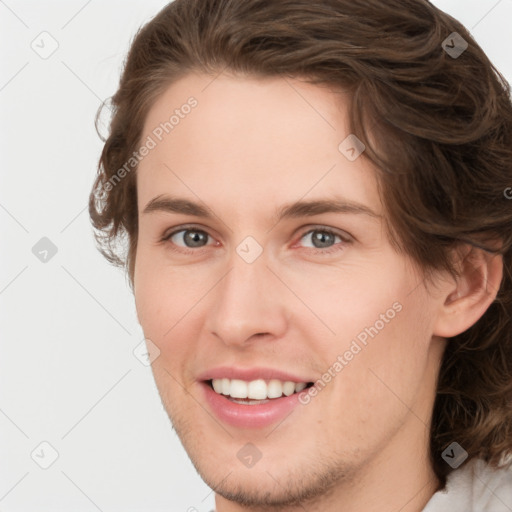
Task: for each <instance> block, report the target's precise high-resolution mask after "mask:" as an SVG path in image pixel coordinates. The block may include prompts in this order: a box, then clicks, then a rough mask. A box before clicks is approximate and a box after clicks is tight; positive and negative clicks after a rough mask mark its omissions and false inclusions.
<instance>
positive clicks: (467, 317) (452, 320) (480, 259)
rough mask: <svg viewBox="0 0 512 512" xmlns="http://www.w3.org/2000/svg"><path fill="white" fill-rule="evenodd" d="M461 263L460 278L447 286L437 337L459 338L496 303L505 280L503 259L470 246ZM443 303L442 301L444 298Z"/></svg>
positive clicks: (438, 321) (436, 331) (441, 305)
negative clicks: (459, 335) (458, 336)
mask: <svg viewBox="0 0 512 512" xmlns="http://www.w3.org/2000/svg"><path fill="white" fill-rule="evenodd" d="M468 248H469V250H465V251H464V252H463V255H462V257H461V259H460V261H459V273H460V274H459V277H458V278H457V279H456V282H455V283H453V281H452V283H451V287H450V286H447V289H446V293H445V294H444V297H445V298H444V302H443V303H441V304H440V306H439V308H440V309H439V314H438V317H437V320H436V323H435V329H434V332H433V334H434V335H437V336H442V337H446V338H449V337H452V336H456V335H458V334H460V333H462V332H464V331H466V330H467V329H469V328H470V327H471V326H473V325H474V324H475V323H476V322H478V320H479V319H480V318H481V317H482V316H483V315H484V314H485V312H486V311H487V309H488V308H489V306H490V305H491V304H492V302H493V301H494V300H495V298H496V296H497V294H498V291H499V288H500V285H501V281H502V278H503V257H502V256H501V255H500V254H492V253H489V252H487V251H484V250H483V249H479V248H477V247H474V246H468ZM441 299H442V297H441Z"/></svg>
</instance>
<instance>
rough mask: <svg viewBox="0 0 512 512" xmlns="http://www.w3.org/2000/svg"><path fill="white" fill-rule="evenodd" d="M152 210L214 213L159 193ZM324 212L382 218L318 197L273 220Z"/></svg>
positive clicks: (286, 207)
mask: <svg viewBox="0 0 512 512" xmlns="http://www.w3.org/2000/svg"><path fill="white" fill-rule="evenodd" d="M152 212H166V213H181V214H184V215H193V216H194V217H202V218H205V219H213V218H214V215H213V213H212V212H211V210H209V209H208V208H205V207H204V206H202V205H200V204H199V203H195V202H193V201H190V200H189V199H185V198H180V197H172V196H167V195H159V196H156V197H154V198H153V199H151V200H150V201H149V202H148V203H147V204H146V206H145V208H144V210H143V211H142V213H143V214H147V213H152ZM323 213H352V214H362V215H368V216H370V217H373V218H381V217H382V215H379V214H377V213H375V212H374V211H373V210H372V209H371V208H369V207H368V206H366V205H364V204H361V203H356V202H353V201H348V200H346V199H341V198H337V199H317V200H310V201H297V202H295V203H290V204H285V205H284V206H282V207H280V208H278V209H277V210H276V212H275V213H274V216H273V220H274V221H275V222H279V221H281V220H283V219H293V218H300V217H313V216H315V215H321V214H323Z"/></svg>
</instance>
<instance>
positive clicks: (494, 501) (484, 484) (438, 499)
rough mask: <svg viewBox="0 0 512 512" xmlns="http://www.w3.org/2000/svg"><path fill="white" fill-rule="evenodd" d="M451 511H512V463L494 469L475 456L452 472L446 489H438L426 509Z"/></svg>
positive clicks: (432, 511)
mask: <svg viewBox="0 0 512 512" xmlns="http://www.w3.org/2000/svg"><path fill="white" fill-rule="evenodd" d="M504 460H505V458H502V460H501V462H503V461H504ZM510 460H512V459H509V461H510ZM447 511H449V512H512V464H510V465H509V466H508V467H505V468H502V469H497V470H494V469H493V468H491V467H490V466H488V465H487V464H486V463H485V461H483V460H482V459H472V460H470V461H469V462H468V463H466V464H463V465H462V466H460V468H457V469H455V470H454V471H452V472H451V473H450V474H449V475H448V479H447V481H446V487H445V489H444V490H442V491H437V492H436V493H435V494H434V495H433V496H432V498H430V500H429V502H428V503H427V505H426V506H425V508H424V509H423V511H422V512H447Z"/></svg>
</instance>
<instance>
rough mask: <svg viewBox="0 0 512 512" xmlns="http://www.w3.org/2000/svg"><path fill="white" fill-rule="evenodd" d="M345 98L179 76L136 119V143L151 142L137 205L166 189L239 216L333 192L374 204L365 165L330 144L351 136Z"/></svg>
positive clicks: (300, 86) (268, 83) (294, 82)
mask: <svg viewBox="0 0 512 512" xmlns="http://www.w3.org/2000/svg"><path fill="white" fill-rule="evenodd" d="M348 101H349V98H348V96H347V95H345V94H343V93H342V92H339V91H333V90H332V89H329V88H327V87H323V86H318V85H312V84H308V83H305V82H304V81H301V80H298V79H290V78H287V77H286V78H284V77H271V78H264V79H260V78H248V77H238V76H237V77H232V76H227V75H223V74H221V75H219V76H217V77H214V76H208V75H201V74H190V75H187V76H185V77H183V78H182V79H180V80H179V81H177V82H175V83H174V84H172V85H171V86H169V87H168V89H167V90H166V91H165V92H164V93H163V94H162V95H161V96H160V97H159V98H158V99H157V101H156V102H155V103H154V105H153V106H152V108H151V110H150V111H149V113H148V115H147V118H146V121H145V125H144V130H143V136H142V139H141V140H142V141H146V140H148V138H150V139H151V140H152V141H153V143H154V147H153V148H152V149H151V150H150V151H149V152H148V154H147V156H146V157H144V158H143V160H142V161H141V162H140V163H139V167H138V170H137V187H138V196H139V211H140V210H142V209H143V207H144V205H145V204H146V203H147V202H148V201H149V200H150V199H151V198H153V197H154V196H156V195H158V194H162V193H166V192H172V193H173V194H178V195H181V196H186V197H189V198H190V199H194V200H197V199H198V198H200V199H202V200H205V201H206V202H207V203H208V202H209V201H214V202H217V203H218V204H220V202H222V203H223V205H224V206H225V207H226V208H230V207H231V208H232V209H235V208H236V209H238V210H239V209H240V208H243V209H244V211H247V212H248V214H249V213H250V214H255V211H256V209H258V210H260V211H261V210H262V209H263V208H265V206H266V205H268V206H269V207H272V206H279V205H280V204H281V203H284V202H293V201H297V200H298V199H300V198H305V199H316V198H319V197H322V198H325V197H334V196H336V197H339V196H343V197H346V198H347V199H350V200H353V201H358V202H360V203H363V204H367V205H373V209H374V210H376V211H379V210H380V209H381V206H380V199H379V197H378V194H377V189H376V183H375V173H374V169H373V168H372V166H371V165H370V163H369V162H368V161H367V160H366V159H364V158H358V159H357V160H355V161H350V160H349V159H348V158H347V157H346V155H345V154H344V153H343V151H341V150H340V148H339V146H340V143H342V141H344V140H345V139H346V138H347V137H348V136H350V135H351V134H350V130H349V127H348V123H347V108H348ZM190 105H194V106H193V107H190ZM219 194H221V195H222V201H220V200H219ZM262 199H264V201H262Z"/></svg>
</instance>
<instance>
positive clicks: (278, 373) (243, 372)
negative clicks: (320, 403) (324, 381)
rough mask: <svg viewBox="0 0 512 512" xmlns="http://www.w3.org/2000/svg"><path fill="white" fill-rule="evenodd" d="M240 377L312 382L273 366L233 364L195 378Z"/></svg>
mask: <svg viewBox="0 0 512 512" xmlns="http://www.w3.org/2000/svg"><path fill="white" fill-rule="evenodd" d="M223 378H225V379H240V380H244V381H247V382H250V381H253V380H258V379H263V380H271V379H277V380H281V381H283V382H285V381H291V382H312V380H311V379H308V378H302V377H299V376H297V375H293V374H292V373H287V372H283V371H282V370H277V369H275V368H264V367H251V368H236V367H233V366H219V367H216V368H211V369H210V370H207V371H205V372H203V373H201V374H200V375H198V377H197V380H199V381H206V380H211V379H223Z"/></svg>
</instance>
